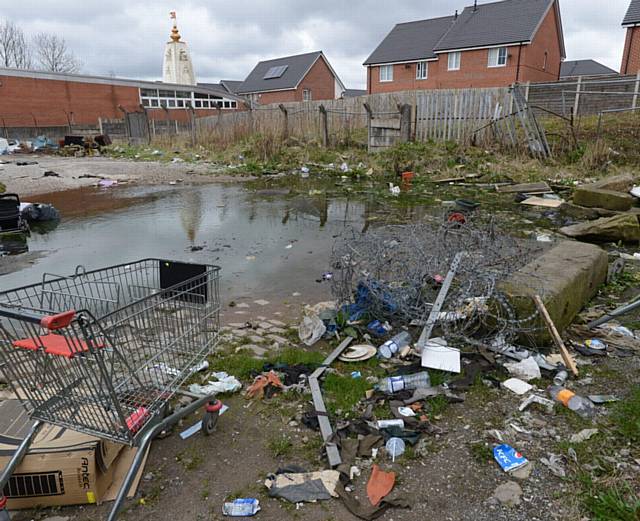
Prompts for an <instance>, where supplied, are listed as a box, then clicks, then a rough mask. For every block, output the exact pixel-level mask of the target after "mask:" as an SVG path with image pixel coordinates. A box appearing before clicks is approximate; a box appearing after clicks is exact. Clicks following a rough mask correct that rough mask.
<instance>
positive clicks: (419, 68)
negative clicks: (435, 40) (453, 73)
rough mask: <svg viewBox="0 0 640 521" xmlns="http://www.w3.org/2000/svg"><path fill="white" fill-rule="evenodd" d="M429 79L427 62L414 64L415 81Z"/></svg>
mask: <svg viewBox="0 0 640 521" xmlns="http://www.w3.org/2000/svg"><path fill="white" fill-rule="evenodd" d="M427 79H429V62H418V63H417V64H416V80H427Z"/></svg>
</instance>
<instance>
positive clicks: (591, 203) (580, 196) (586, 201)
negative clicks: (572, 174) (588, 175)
mask: <svg viewBox="0 0 640 521" xmlns="http://www.w3.org/2000/svg"><path fill="white" fill-rule="evenodd" d="M573 202H574V204H578V205H580V206H586V207H587V208H605V209H606V210H616V211H620V212H626V211H627V210H629V209H630V208H631V207H632V206H633V205H634V203H635V198H634V197H633V196H631V195H629V194H627V193H624V192H616V191H614V190H606V189H603V188H593V185H585V186H581V187H579V188H577V189H576V191H575V192H574V194H573Z"/></svg>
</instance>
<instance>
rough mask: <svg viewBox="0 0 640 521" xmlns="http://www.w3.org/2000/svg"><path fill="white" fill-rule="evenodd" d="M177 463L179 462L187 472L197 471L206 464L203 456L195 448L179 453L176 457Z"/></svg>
mask: <svg viewBox="0 0 640 521" xmlns="http://www.w3.org/2000/svg"><path fill="white" fill-rule="evenodd" d="M176 461H179V462H180V463H181V464H182V466H183V467H184V469H185V470H197V469H198V468H200V467H201V466H202V464H203V463H204V459H203V457H202V455H201V454H200V453H199V452H198V451H197V450H196V449H195V447H190V448H188V449H186V450H183V451H181V452H179V453H178V455H177V456H176Z"/></svg>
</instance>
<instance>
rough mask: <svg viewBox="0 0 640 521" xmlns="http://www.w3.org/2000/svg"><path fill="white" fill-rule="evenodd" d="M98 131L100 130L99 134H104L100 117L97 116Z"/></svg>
mask: <svg viewBox="0 0 640 521" xmlns="http://www.w3.org/2000/svg"><path fill="white" fill-rule="evenodd" d="M98 132H100V135H101V136H102V135H104V129H103V127H102V117H101V116H98Z"/></svg>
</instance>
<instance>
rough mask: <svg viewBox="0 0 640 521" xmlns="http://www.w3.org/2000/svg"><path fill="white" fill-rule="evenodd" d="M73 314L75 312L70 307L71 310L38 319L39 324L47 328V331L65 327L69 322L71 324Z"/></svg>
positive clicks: (74, 314)
mask: <svg viewBox="0 0 640 521" xmlns="http://www.w3.org/2000/svg"><path fill="white" fill-rule="evenodd" d="M75 316H76V312H75V310H74V309H72V310H71V311H65V312H64V313H59V314H57V315H51V316H48V317H44V318H43V319H42V320H41V321H40V325H41V326H42V327H44V328H45V329H48V330H49V331H55V330H56V329H62V328H63V327H67V326H68V325H69V324H71V321H72V320H73V317H75Z"/></svg>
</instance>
